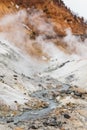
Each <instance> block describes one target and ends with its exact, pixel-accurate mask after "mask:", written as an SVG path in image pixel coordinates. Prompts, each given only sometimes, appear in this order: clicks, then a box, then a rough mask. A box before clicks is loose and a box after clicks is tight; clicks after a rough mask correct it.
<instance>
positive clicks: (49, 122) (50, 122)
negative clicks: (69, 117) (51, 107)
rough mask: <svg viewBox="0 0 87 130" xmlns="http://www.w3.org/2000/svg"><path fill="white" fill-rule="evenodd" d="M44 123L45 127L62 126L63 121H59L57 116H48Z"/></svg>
mask: <svg viewBox="0 0 87 130" xmlns="http://www.w3.org/2000/svg"><path fill="white" fill-rule="evenodd" d="M43 125H44V126H45V127H47V126H54V127H56V126H58V127H61V126H62V122H61V121H57V118H56V117H52V118H48V119H47V120H45V121H44V122H43Z"/></svg>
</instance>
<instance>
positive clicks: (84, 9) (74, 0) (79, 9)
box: [63, 0, 87, 20]
mask: <svg viewBox="0 0 87 130" xmlns="http://www.w3.org/2000/svg"><path fill="white" fill-rule="evenodd" d="M63 1H64V3H65V4H66V5H67V6H68V7H69V8H70V9H71V10H72V11H73V12H75V13H76V14H78V15H79V16H83V17H84V18H85V19H86V20H87V0H63Z"/></svg>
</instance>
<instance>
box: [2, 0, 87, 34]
mask: <svg viewBox="0 0 87 130" xmlns="http://www.w3.org/2000/svg"><path fill="white" fill-rule="evenodd" d="M29 8H35V9H38V10H42V11H43V15H44V17H45V19H47V20H51V21H52V22H53V24H54V29H55V31H57V33H58V35H65V29H66V28H71V30H72V32H73V34H76V35H79V34H81V35H82V34H85V31H86V28H87V26H86V25H85V24H84V21H83V18H79V17H77V16H76V15H74V14H72V12H71V11H70V10H69V9H68V8H67V7H66V6H65V5H64V3H63V2H62V1H61V0H46V1H45V0H34V1H32V0H8V1H6V0H0V16H3V15H5V14H9V13H14V12H16V11H19V10H21V9H26V10H27V11H28V9H29Z"/></svg>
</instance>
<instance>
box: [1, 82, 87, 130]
mask: <svg viewBox="0 0 87 130" xmlns="http://www.w3.org/2000/svg"><path fill="white" fill-rule="evenodd" d="M31 97H34V98H36V99H37V101H38V100H40V101H41V102H40V103H39V102H37V103H36V104H37V105H35V106H34V105H33V106H32V108H31V109H29V108H27V109H24V110H23V111H21V112H18V114H16V115H15V116H13V115H9V116H5V117H4V116H3V117H1V118H0V122H1V126H2V127H5V125H6V127H5V130H10V129H11V130H33V129H38V130H82V129H83V130H86V129H87V123H86V122H87V93H86V91H83V90H80V89H79V88H78V87H77V86H74V87H71V86H69V85H66V84H65V86H64V85H63V88H61V89H59V88H52V89H43V90H40V91H36V92H34V93H32V94H31ZM33 102H34V101H33Z"/></svg>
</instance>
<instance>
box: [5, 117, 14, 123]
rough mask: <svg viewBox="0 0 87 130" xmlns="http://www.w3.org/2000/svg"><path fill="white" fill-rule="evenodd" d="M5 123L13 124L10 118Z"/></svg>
mask: <svg viewBox="0 0 87 130" xmlns="http://www.w3.org/2000/svg"><path fill="white" fill-rule="evenodd" d="M6 122H7V123H11V122H14V120H13V119H12V118H10V119H8V120H7V121H6Z"/></svg>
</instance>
